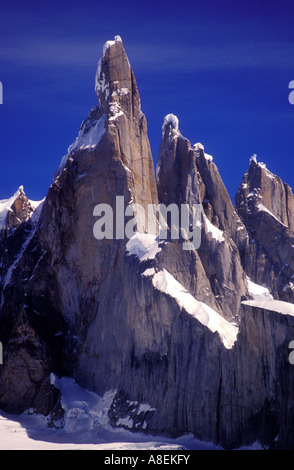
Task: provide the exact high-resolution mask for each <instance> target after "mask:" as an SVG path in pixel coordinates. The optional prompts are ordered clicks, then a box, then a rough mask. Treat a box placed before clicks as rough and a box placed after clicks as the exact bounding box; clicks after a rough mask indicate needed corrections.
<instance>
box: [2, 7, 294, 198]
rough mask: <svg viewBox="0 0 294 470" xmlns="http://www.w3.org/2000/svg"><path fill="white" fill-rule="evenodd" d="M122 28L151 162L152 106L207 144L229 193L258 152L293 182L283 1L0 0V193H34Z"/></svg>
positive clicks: (291, 40) (293, 63)
mask: <svg viewBox="0 0 294 470" xmlns="http://www.w3.org/2000/svg"><path fill="white" fill-rule="evenodd" d="M115 35H120V36H121V37H122V40H123V43H124V46H125V50H126V52H127V55H128V57H129V60H130V63H131V66H132V68H133V70H134V72H135V76H136V79H137V82H138V86H139V91H140V95H141V102H142V111H143V112H144V113H145V115H146V117H147V122H148V129H149V138H150V143H151V148H152V153H153V157H154V161H155V164H156V161H157V154H158V148H159V144H160V138H161V124H162V120H163V118H164V116H165V115H166V114H168V113H174V114H176V115H177V116H178V118H179V121H180V130H181V132H182V134H183V135H184V136H185V137H187V138H188V139H189V140H190V141H191V142H192V144H194V143H195V142H201V143H202V144H203V145H204V146H205V150H206V152H207V153H209V154H212V155H213V157H214V162H215V163H216V165H217V166H218V168H219V171H220V173H221V176H222V178H223V180H224V182H225V184H226V186H227V188H228V190H229V193H230V195H231V197H232V199H233V198H234V196H235V193H236V190H237V187H238V185H239V183H240V182H241V179H242V175H243V174H244V172H245V171H246V170H247V168H248V162H249V158H250V157H251V155H252V154H253V153H256V154H257V156H258V160H261V161H264V162H265V163H266V164H267V167H268V168H269V169H270V170H271V171H273V172H274V173H276V174H278V175H279V176H280V177H281V178H282V179H283V180H284V181H286V182H287V183H288V184H290V186H293V188H294V158H293V157H294V106H293V105H290V103H289V101H288V95H289V92H290V90H289V89H288V85H289V82H290V81H291V80H294V1H293V0H291V1H290V0H288V1H286V0H279V1H271V0H267V1H250V0H247V1H243V0H235V1H226V0H215V1H210V0H206V1H198V0H194V1H187V0H178V1H173V0H168V1H165V0H163V1H160V0H157V1H153V0H151V1H146V2H139V1H138V0H137V1H127V0H126V1H121V0H120V1H117V0H112V1H103V2H102V1H90V0H83V1H80V2H77V1H67V2H65V1H62V0H60V1H58V2H57V1H54V0H52V1H50V2H49V1H42V2H40V1H38V2H34V1H14V0H11V1H6V0H1V4H0V81H1V82H2V84H3V98H4V103H3V104H2V105H0V135H1V143H0V145H1V149H0V158H1V167H0V168H1V172H0V199H4V198H7V197H9V196H10V195H11V194H13V193H14V192H15V191H16V189H17V188H18V187H19V186H20V185H21V184H23V185H24V189H25V192H26V194H27V195H28V197H29V198H30V199H35V200H38V199H41V198H43V197H44V196H45V195H46V193H47V190H48V187H49V185H50V184H51V182H52V178H53V174H54V172H55V170H56V168H57V167H58V165H59V163H60V160H61V158H62V156H63V155H64V154H65V153H66V152H67V148H68V147H69V145H70V144H71V143H72V142H73V141H74V140H75V138H76V136H77V134H78V130H79V126H80V124H81V122H82V121H83V119H84V118H85V117H86V116H87V115H88V113H89V111H90V109H91V107H92V106H94V105H95V104H96V103H97V98H96V95H95V92H94V78H95V72H96V68H97V63H98V59H99V57H100V56H101V53H102V47H103V44H104V43H105V42H106V41H107V40H109V39H113V38H114V36H115Z"/></svg>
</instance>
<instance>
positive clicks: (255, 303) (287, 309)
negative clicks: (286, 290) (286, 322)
mask: <svg viewBox="0 0 294 470" xmlns="http://www.w3.org/2000/svg"><path fill="white" fill-rule="evenodd" d="M241 303H242V304H244V305H249V306H250V307H258V308H262V309H265V310H270V311H272V312H277V313H281V314H282V315H290V316H292V317H294V304H290V303H289V302H284V301H282V300H244V301H243V302H241Z"/></svg>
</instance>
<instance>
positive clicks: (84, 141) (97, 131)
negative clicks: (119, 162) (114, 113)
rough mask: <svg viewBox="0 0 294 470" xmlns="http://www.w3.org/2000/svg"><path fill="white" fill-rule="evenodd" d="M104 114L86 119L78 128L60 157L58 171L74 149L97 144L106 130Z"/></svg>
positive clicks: (87, 147) (92, 146)
mask: <svg viewBox="0 0 294 470" xmlns="http://www.w3.org/2000/svg"><path fill="white" fill-rule="evenodd" d="M105 120H106V116H105V115H103V116H101V117H100V118H99V119H90V118H88V119H86V120H85V121H84V122H83V123H82V125H81V127H80V130H79V134H78V136H77V138H76V140H75V141H74V142H73V143H72V144H71V145H70V147H69V148H68V150H67V154H66V155H64V156H63V157H62V159H61V162H60V165H59V168H58V172H59V171H60V170H61V169H62V168H63V167H64V165H65V164H66V161H67V159H68V157H69V156H70V154H71V153H72V152H73V151H74V150H80V149H91V148H94V147H96V146H97V145H98V143H99V142H100V140H101V137H102V136H103V134H104V133H105V132H106V129H105Z"/></svg>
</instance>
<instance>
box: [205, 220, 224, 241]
mask: <svg viewBox="0 0 294 470" xmlns="http://www.w3.org/2000/svg"><path fill="white" fill-rule="evenodd" d="M204 220H205V224H206V230H207V233H211V235H212V238H214V239H215V240H217V241H218V242H219V243H221V242H224V241H225V239H224V235H223V231H222V230H220V229H219V228H217V227H216V226H215V225H213V224H212V223H211V222H210V220H209V219H208V218H207V217H206V216H205V215H204Z"/></svg>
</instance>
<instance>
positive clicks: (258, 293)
mask: <svg viewBox="0 0 294 470" xmlns="http://www.w3.org/2000/svg"><path fill="white" fill-rule="evenodd" d="M247 284H248V291H249V294H250V295H251V296H252V297H253V298H254V300H273V296H272V295H271V293H270V291H269V289H268V288H267V287H265V286H260V285H258V284H255V283H254V282H252V281H251V280H250V279H249V277H248V276H247Z"/></svg>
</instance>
